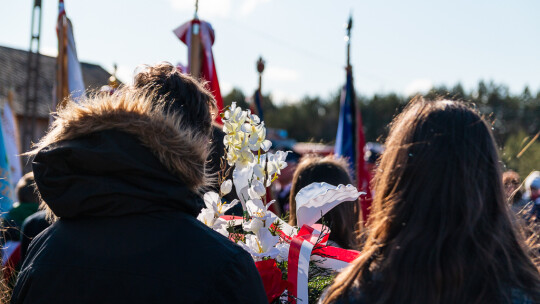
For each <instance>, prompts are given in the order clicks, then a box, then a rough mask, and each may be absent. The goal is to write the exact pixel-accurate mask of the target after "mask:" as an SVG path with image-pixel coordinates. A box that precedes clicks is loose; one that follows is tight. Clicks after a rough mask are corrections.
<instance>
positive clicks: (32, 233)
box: [21, 210, 51, 261]
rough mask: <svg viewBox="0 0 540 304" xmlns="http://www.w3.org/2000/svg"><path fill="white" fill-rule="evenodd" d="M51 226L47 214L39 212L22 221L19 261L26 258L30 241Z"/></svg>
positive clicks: (43, 211) (42, 211)
mask: <svg viewBox="0 0 540 304" xmlns="http://www.w3.org/2000/svg"><path fill="white" fill-rule="evenodd" d="M50 225H51V221H50V220H49V219H47V212H46V211H45V210H40V211H38V212H36V213H34V214H32V215H30V216H29V217H27V218H26V220H24V222H23V224H22V228H21V261H24V259H25V258H26V253H27V252H28V246H30V243H31V242H32V240H33V239H34V238H35V237H36V236H37V235H38V234H40V233H41V232H43V231H44V230H45V229H47V228H48V227H49V226H50Z"/></svg>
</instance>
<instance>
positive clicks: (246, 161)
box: [235, 146, 255, 167]
mask: <svg viewBox="0 0 540 304" xmlns="http://www.w3.org/2000/svg"><path fill="white" fill-rule="evenodd" d="M254 161H255V156H254V155H253V153H252V152H251V150H249V148H248V147H245V146H244V147H242V149H240V151H238V159H237V160H236V163H235V165H236V166H238V167H247V166H249V165H250V164H252V163H253V162H254Z"/></svg>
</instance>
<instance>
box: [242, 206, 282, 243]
mask: <svg viewBox="0 0 540 304" xmlns="http://www.w3.org/2000/svg"><path fill="white" fill-rule="evenodd" d="M274 202H275V200H272V201H271V202H269V203H268V204H266V206H265V205H264V203H263V201H262V200H260V199H251V200H249V201H247V202H246V210H247V212H248V214H249V216H251V220H250V221H249V222H245V223H243V224H242V228H243V229H244V230H245V231H251V232H253V233H255V234H259V232H260V231H263V230H268V229H269V228H270V226H271V225H272V223H273V222H274V220H275V218H276V216H275V215H274V214H273V213H272V212H269V211H268V208H269V207H270V206H271V205H272V204H273V203H274ZM263 228H264V229H263Z"/></svg>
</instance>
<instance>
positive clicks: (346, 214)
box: [289, 155, 360, 249]
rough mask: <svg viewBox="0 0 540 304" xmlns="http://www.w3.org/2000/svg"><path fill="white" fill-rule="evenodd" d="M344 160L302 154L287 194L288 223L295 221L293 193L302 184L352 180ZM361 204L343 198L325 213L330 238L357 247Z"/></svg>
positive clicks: (294, 195) (344, 245)
mask: <svg viewBox="0 0 540 304" xmlns="http://www.w3.org/2000/svg"><path fill="white" fill-rule="evenodd" d="M347 166H348V165H347V161H346V160H345V159H343V158H336V157H333V156H327V157H320V156H316V155H307V156H304V157H303V158H302V159H301V160H300V163H299V164H298V166H297V167H296V171H295V172H294V176H293V181H292V187H291V193H290V196H289V210H290V215H289V223H290V224H291V225H296V202H295V197H296V194H298V191H300V190H301V189H302V188H304V187H305V186H308V185H309V184H311V183H321V182H325V183H328V184H331V185H334V186H338V185H340V184H342V185H347V184H351V183H352V181H351V178H350V176H349V173H348V170H347ZM359 213H360V208H359V205H358V201H354V202H344V203H341V204H340V205H338V206H336V207H334V208H333V209H332V210H330V211H329V212H328V213H326V214H325V215H324V221H325V222H326V224H327V225H328V227H329V228H330V231H331V232H330V237H329V239H330V240H332V241H334V242H336V243H337V244H338V245H339V246H340V247H343V248H354V249H356V247H357V241H356V237H357V236H356V230H357V225H358V221H359V219H360V216H359Z"/></svg>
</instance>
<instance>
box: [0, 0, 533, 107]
mask: <svg viewBox="0 0 540 304" xmlns="http://www.w3.org/2000/svg"><path fill="white" fill-rule="evenodd" d="M65 2H66V11H67V15H68V17H69V18H71V20H72V22H73V25H74V33H75V40H76V43H77V48H78V54H79V59H80V60H81V61H86V62H91V63H97V64H100V65H102V66H103V67H105V68H106V69H108V70H109V71H111V70H112V65H113V63H114V62H116V63H118V65H119V78H120V79H121V80H122V81H124V82H129V81H130V78H131V74H132V71H133V69H134V68H135V67H136V66H137V65H139V64H143V63H155V62H159V61H170V62H172V63H177V62H183V63H186V61H187V49H186V47H185V45H184V44H183V43H181V42H180V41H179V40H178V39H177V38H176V37H175V36H174V34H173V33H172V30H173V29H174V28H176V27H177V26H179V25H181V24H182V23H184V22H185V21H187V20H189V19H190V18H191V17H192V16H193V11H194V5H193V3H194V1H192V0H154V1H142V0H132V1H112V0H109V1H105V0H93V1H81V0H78V1H75V0H65ZM0 3H1V4H0V9H1V12H2V13H1V16H2V18H0V45H4V46H10V47H16V48H21V49H28V47H29V40H30V13H31V7H32V4H33V0H2V1H1V2H0ZM57 5H58V1H57V0H55V1H50V0H43V25H42V42H41V50H42V52H43V53H45V54H55V52H56V48H57V38H56V33H55V22H56V16H57V12H58V9H57ZM351 11H352V14H353V18H354V28H353V33H352V35H353V36H352V53H351V56H352V64H353V66H354V72H355V85H356V88H357V90H358V91H360V93H361V94H364V95H368V96H370V95H372V94H375V93H387V92H396V93H399V94H408V93H412V92H414V91H416V90H425V89H426V88H427V87H429V86H430V85H431V84H435V85H439V84H445V85H448V86H452V85H454V84H455V83H457V82H461V83H462V84H463V85H464V86H465V88H467V89H468V88H473V87H475V86H476V84H477V83H478V81H479V80H481V79H484V80H487V81H489V80H494V81H496V82H498V83H504V84H506V85H508V86H509V87H510V90H511V92H513V93H519V92H521V91H522V90H523V88H524V87H525V86H526V85H528V86H529V87H530V88H531V89H532V90H533V92H537V91H538V90H540V18H539V12H540V1H537V0H513V1H499V0H491V1H488V0H474V1H471V0H468V1H465V0H454V1H429V0H409V1H401V0H384V1H366V0H357V1H352V0H349V1H328V0H326V1H323V0H317V1H314V0H295V1H285V0H200V9H199V16H200V18H201V19H204V20H206V21H209V22H210V23H211V24H212V25H213V27H214V29H215V31H216V42H215V44H214V49H213V50H214V57H215V60H216V64H217V71H218V76H219V80H220V83H221V85H222V93H223V94H226V93H228V92H229V91H230V89H231V88H232V87H233V86H236V87H239V88H241V89H242V90H243V91H244V92H245V93H248V92H249V93H251V92H252V91H253V90H254V89H255V88H256V86H257V73H256V70H255V62H256V60H257V58H258V57H259V55H262V56H263V57H264V58H265V59H266V62H267V69H266V71H265V75H264V83H263V91H264V93H271V94H272V95H274V97H275V98H276V99H277V101H278V102H280V101H283V100H289V101H294V100H298V99H299V98H301V97H302V96H305V95H310V96H314V95H320V96H322V97H327V96H329V95H330V94H332V93H334V92H336V90H337V89H338V87H339V86H340V85H341V84H342V83H343V82H344V80H345V75H344V70H343V67H344V65H345V43H344V40H343V37H344V33H345V31H344V27H343V26H344V23H345V22H346V21H347V19H348V16H349V12H351ZM0 68H1V67H0Z"/></svg>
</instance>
